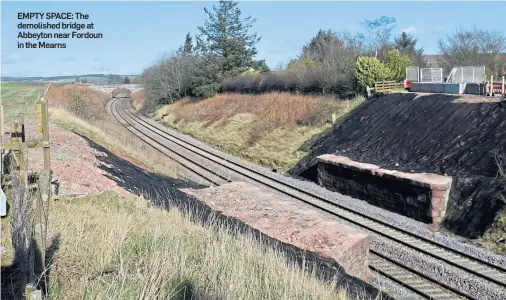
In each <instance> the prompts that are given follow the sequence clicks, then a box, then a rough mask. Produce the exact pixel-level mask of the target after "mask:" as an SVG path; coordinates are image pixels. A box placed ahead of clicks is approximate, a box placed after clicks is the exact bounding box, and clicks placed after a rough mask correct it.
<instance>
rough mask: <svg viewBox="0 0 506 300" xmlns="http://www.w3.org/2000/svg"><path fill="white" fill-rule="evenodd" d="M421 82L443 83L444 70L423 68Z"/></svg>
mask: <svg viewBox="0 0 506 300" xmlns="http://www.w3.org/2000/svg"><path fill="white" fill-rule="evenodd" d="M420 82H422V83H442V82H443V69H442V68H423V69H421V70H420Z"/></svg>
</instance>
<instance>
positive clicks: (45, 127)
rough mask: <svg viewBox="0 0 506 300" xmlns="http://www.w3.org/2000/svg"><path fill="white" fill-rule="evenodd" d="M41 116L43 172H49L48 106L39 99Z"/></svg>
mask: <svg viewBox="0 0 506 300" xmlns="http://www.w3.org/2000/svg"><path fill="white" fill-rule="evenodd" d="M41 112H42V113H41V115H42V139H43V142H44V149H43V152H44V170H46V171H51V161H50V159H51V156H50V152H49V118H48V105H47V101H45V100H44V98H42V99H41Z"/></svg>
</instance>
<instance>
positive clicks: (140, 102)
mask: <svg viewBox="0 0 506 300" xmlns="http://www.w3.org/2000/svg"><path fill="white" fill-rule="evenodd" d="M131 100H132V105H133V107H134V108H135V109H136V110H140V109H142V108H144V107H145V105H146V103H147V101H148V99H147V95H146V92H145V91H144V90H142V91H137V92H135V93H133V94H132V97H131Z"/></svg>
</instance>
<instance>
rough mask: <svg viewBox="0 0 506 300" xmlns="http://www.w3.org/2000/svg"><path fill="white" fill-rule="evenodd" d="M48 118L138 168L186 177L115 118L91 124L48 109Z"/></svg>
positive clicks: (69, 114) (62, 111) (55, 109)
mask: <svg viewBox="0 0 506 300" xmlns="http://www.w3.org/2000/svg"><path fill="white" fill-rule="evenodd" d="M49 118H50V120H51V121H52V122H54V123H56V124H58V125H59V126H60V127H63V128H65V129H67V130H70V131H73V132H75V133H78V134H81V135H83V136H86V137H88V138H89V139H91V140H93V141H94V142H96V143H97V144H100V145H102V146H104V147H106V148H108V149H109V150H111V151H113V152H115V153H116V155H119V156H122V157H126V158H129V159H128V160H130V161H131V162H133V160H132V159H131V158H133V159H135V160H136V161H137V162H135V164H136V165H139V166H140V167H144V168H146V169H148V170H149V171H154V172H157V173H160V174H164V175H167V176H171V177H174V178H177V177H184V173H183V171H182V170H181V169H180V168H179V167H178V166H177V165H176V164H175V163H174V162H173V161H171V160H169V159H167V157H166V156H165V155H164V154H163V153H160V152H159V151H158V150H156V149H154V148H152V147H151V146H149V145H147V144H146V143H145V142H144V141H142V140H141V139H139V138H138V137H136V136H135V135H133V134H132V133H131V132H129V131H128V130H127V129H125V128H124V127H123V126H121V125H120V124H119V123H118V122H117V121H116V120H114V119H112V117H107V118H105V119H103V120H101V121H100V122H96V123H92V122H89V121H87V120H84V119H83V118H79V117H77V116H75V115H73V114H72V113H71V112H69V111H67V110H65V109H63V108H56V107H55V108H50V109H49Z"/></svg>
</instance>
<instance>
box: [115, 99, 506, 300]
mask: <svg viewBox="0 0 506 300" xmlns="http://www.w3.org/2000/svg"><path fill="white" fill-rule="evenodd" d="M108 110H109V112H110V114H111V115H112V116H113V117H114V118H116V119H117V120H118V121H119V122H120V123H121V124H123V125H124V126H125V127H126V128H127V129H128V130H129V131H131V132H132V133H133V134H135V135H136V136H138V137H139V138H141V139H142V140H143V141H145V142H146V143H148V144H150V145H151V146H153V147H154V148H156V149H157V150H159V151H161V152H162V153H165V154H166V155H168V156H170V157H171V158H172V159H174V160H175V161H177V162H178V163H179V164H181V165H182V166H183V167H185V168H187V169H189V170H192V172H194V173H195V174H198V175H199V176H201V177H202V178H204V179H205V180H206V181H207V182H209V183H212V184H215V185H219V184H222V183H225V182H229V181H232V178H234V177H237V176H240V177H242V178H247V179H248V180H250V181H253V182H255V183H256V184H257V185H259V186H261V187H265V188H268V189H270V190H275V191H277V192H279V193H282V194H285V195H288V196H289V197H291V198H295V199H297V200H299V201H303V202H304V203H306V204H309V205H311V206H313V207H316V208H318V209H320V210H323V211H325V212H327V213H330V214H332V215H334V216H336V217H338V218H340V219H342V220H345V221H346V222H349V223H352V224H354V225H356V226H360V227H361V228H363V229H366V230H368V231H370V232H371V233H373V234H376V235H378V236H381V237H383V238H386V239H389V240H392V241H394V242H395V243H397V244H399V246H400V247H407V248H409V249H412V250H414V251H416V252H418V253H421V254H422V255H425V256H427V257H430V258H431V259H435V260H437V261H438V262H441V263H444V264H446V265H449V266H451V267H452V268H456V269H458V270H459V271H462V272H465V273H469V274H472V278H476V279H477V280H484V281H487V284H490V285H492V286H493V288H494V289H495V290H497V291H501V290H503V291H505V292H504V294H503V295H501V292H499V294H495V295H492V296H491V297H490V298H483V297H482V295H480V294H477V293H475V292H473V291H463V290H462V289H461V288H460V287H456V286H453V285H452V284H451V283H449V282H447V283H443V282H441V280H439V279H437V278H434V277H433V276H429V275H426V274H424V273H423V272H421V271H419V270H417V269H416V268H413V267H410V266H406V265H404V264H403V262H402V261H399V260H398V259H396V258H393V257H392V255H390V254H389V253H382V251H380V250H376V249H373V247H371V249H370V264H369V268H370V269H371V270H372V272H374V273H377V274H380V275H381V276H383V277H386V278H388V279H389V280H391V281H393V282H395V283H397V284H400V285H402V286H404V287H405V288H406V289H408V290H410V291H412V292H413V293H415V294H416V295H418V296H419V297H420V298H426V299H480V300H481V299H506V269H504V268H502V267H500V266H495V265H493V264H491V263H489V262H487V261H485V260H482V259H479V258H477V257H472V256H470V255H468V254H466V253H464V252H461V251H458V250H456V249H451V248H449V247H447V246H445V245H442V244H438V243H436V242H434V241H432V240H429V239H427V238H425V237H423V236H417V235H413V234H412V233H409V232H407V231H406V230H403V229H402V228H395V227H393V226H391V225H389V224H386V223H385V222H382V221H381V220H376V219H373V218H371V217H369V216H367V215H365V214H362V213H360V212H357V211H352V210H350V209H348V208H346V207H342V206H340V205H339V204H338V203H335V202H333V201H331V200H328V199H325V198H323V197H319V196H315V195H312V194H311V193H310V192H307V191H305V190H303V189H301V188H299V187H296V186H293V185H291V184H290V183H287V182H284V181H283V180H282V179H280V178H279V177H280V176H279V175H274V174H271V175H268V174H264V173H261V172H258V171H257V170H254V169H251V168H250V167H248V166H246V165H244V164H242V163H240V162H237V161H232V160H230V159H227V157H225V156H223V155H220V153H219V152H218V151H209V150H208V149H205V148H204V147H202V146H199V145H198V144H196V143H191V142H189V141H187V140H185V139H182V138H180V137H179V136H178V135H177V134H174V133H173V131H172V130H170V129H168V128H166V127H164V126H162V125H160V124H157V123H156V122H155V121H153V120H150V119H148V118H145V117H143V116H139V115H138V114H136V113H133V112H132V109H131V106H130V103H129V102H128V100H125V99H113V100H111V101H110V102H109V103H108ZM181 153H191V156H194V157H195V158H194V159H192V158H190V157H188V155H182V154H181ZM215 166H219V167H215ZM503 296H504V298H503Z"/></svg>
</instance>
